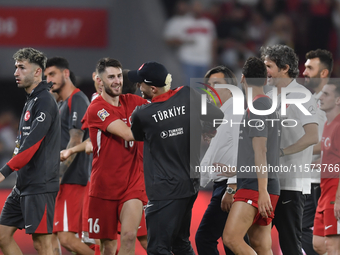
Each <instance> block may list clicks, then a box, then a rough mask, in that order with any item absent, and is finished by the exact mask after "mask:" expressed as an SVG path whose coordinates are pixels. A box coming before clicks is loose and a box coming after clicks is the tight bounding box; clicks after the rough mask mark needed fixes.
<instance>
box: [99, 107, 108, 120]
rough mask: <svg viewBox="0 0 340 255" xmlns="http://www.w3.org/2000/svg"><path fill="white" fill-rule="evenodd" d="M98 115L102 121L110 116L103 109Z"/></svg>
mask: <svg viewBox="0 0 340 255" xmlns="http://www.w3.org/2000/svg"><path fill="white" fill-rule="evenodd" d="M97 115H98V117H99V118H100V119H101V120H102V121H104V120H105V119H106V117H108V116H109V115H110V114H109V113H108V112H107V111H106V110H105V109H104V108H103V109H101V110H100V111H98V113H97Z"/></svg>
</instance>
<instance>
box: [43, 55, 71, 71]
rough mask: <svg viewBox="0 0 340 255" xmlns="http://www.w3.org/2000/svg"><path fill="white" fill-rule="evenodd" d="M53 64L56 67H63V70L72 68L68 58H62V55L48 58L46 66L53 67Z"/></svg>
mask: <svg viewBox="0 0 340 255" xmlns="http://www.w3.org/2000/svg"><path fill="white" fill-rule="evenodd" d="M51 66H55V67H56V68H58V69H61V70H64V69H68V70H70V67H69V63H68V61H67V59H66V58H62V57H53V58H49V59H47V63H46V68H48V67H51Z"/></svg>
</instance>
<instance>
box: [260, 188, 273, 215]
mask: <svg viewBox="0 0 340 255" xmlns="http://www.w3.org/2000/svg"><path fill="white" fill-rule="evenodd" d="M257 205H258V210H259V213H260V214H261V216H262V217H263V218H268V216H269V215H270V214H271V213H272V211H273V206H272V203H271V200H270V196H269V193H268V191H265V192H261V191H259V199H258V201H257Z"/></svg>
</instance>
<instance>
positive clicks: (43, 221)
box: [0, 188, 58, 234]
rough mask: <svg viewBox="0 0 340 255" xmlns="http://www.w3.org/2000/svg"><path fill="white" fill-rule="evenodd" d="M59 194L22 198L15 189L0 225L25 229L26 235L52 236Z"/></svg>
mask: <svg viewBox="0 0 340 255" xmlns="http://www.w3.org/2000/svg"><path fill="white" fill-rule="evenodd" d="M57 193H58V192H52V193H43V194H35V195H27V196H20V195H19V191H18V190H17V189H16V188H14V189H13V190H12V192H11V194H9V196H8V197H7V199H6V202H5V205H4V207H3V209H2V212H1V215H0V224H1V225H5V226H10V227H17V228H19V229H23V228H24V229H25V230H26V234H51V233H52V230H53V217H54V204H55V198H56V196H57Z"/></svg>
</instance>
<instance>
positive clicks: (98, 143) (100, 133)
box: [97, 129, 102, 156]
mask: <svg viewBox="0 0 340 255" xmlns="http://www.w3.org/2000/svg"><path fill="white" fill-rule="evenodd" d="M101 137H102V131H101V130H100V129H98V132H97V146H98V150H97V155H98V156H99V151H100V145H101V144H100V142H101Z"/></svg>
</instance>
